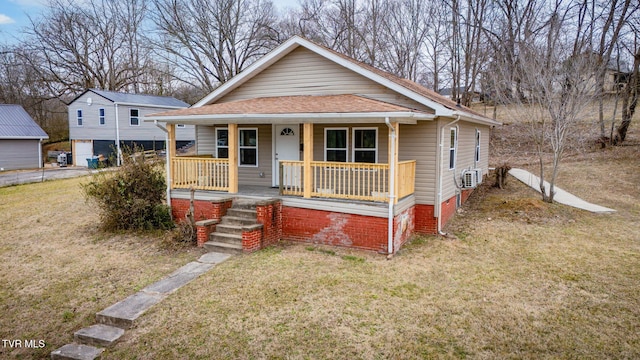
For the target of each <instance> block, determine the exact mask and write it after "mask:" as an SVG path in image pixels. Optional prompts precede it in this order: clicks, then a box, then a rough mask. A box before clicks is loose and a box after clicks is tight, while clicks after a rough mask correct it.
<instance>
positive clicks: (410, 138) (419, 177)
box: [398, 121, 438, 205]
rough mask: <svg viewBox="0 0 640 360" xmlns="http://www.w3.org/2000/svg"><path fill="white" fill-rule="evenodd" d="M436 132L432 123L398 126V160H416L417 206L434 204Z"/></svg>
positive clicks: (435, 126) (422, 122)
mask: <svg viewBox="0 0 640 360" xmlns="http://www.w3.org/2000/svg"><path fill="white" fill-rule="evenodd" d="M437 132H438V130H437V123H436V122H432V121H421V122H418V124H416V125H400V131H399V136H398V140H399V143H398V160H399V161H406V160H416V182H415V198H416V203H417V204H430V205H433V204H434V203H435V201H434V200H435V194H436V161H437V153H438V151H437V149H438V135H437Z"/></svg>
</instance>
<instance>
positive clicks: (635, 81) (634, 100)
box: [612, 18, 640, 145]
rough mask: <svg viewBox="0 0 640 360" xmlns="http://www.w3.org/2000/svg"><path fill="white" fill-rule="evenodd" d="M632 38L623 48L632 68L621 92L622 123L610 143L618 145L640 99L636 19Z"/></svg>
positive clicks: (639, 42)
mask: <svg viewBox="0 0 640 360" xmlns="http://www.w3.org/2000/svg"><path fill="white" fill-rule="evenodd" d="M631 28H632V29H633V32H632V33H633V36H632V37H630V39H629V43H628V44H625V48H626V49H627V51H628V52H629V53H630V54H631V56H632V57H633V67H632V70H631V74H630V76H629V81H628V83H627V84H626V86H625V88H624V90H623V92H622V121H621V122H620V125H619V126H618V127H617V128H616V131H615V134H614V135H613V139H612V142H613V144H614V145H619V144H621V143H622V142H624V141H625V140H626V138H627V131H628V130H629V126H630V125H631V119H633V116H634V115H635V112H636V108H637V106H638V100H639V98H640V19H638V18H636V19H635V20H634V21H633V22H632V23H631Z"/></svg>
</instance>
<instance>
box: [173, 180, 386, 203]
mask: <svg viewBox="0 0 640 360" xmlns="http://www.w3.org/2000/svg"><path fill="white" fill-rule="evenodd" d="M172 192H179V193H181V192H184V193H189V190H187V189H173V190H172ZM196 192H197V193H200V194H203V193H204V194H210V195H213V196H215V197H216V198H217V197H220V198H225V197H226V198H229V197H233V198H247V199H257V200H258V199H259V200H265V199H283V200H287V199H291V200H303V198H302V197H300V196H292V195H280V189H279V188H277V187H267V186H258V185H238V192H237V193H235V194H229V193H228V192H226V191H212V190H197V191H196ZM196 198H197V196H196ZM305 200H310V201H320V202H332V203H339V204H353V205H367V206H375V207H384V208H386V207H387V206H388V203H386V202H374V201H364V200H351V199H334V198H321V197H313V198H311V199H305Z"/></svg>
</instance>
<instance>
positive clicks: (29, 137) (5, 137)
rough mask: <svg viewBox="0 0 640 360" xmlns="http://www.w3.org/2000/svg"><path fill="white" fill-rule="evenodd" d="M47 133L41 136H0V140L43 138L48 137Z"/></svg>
mask: <svg viewBox="0 0 640 360" xmlns="http://www.w3.org/2000/svg"><path fill="white" fill-rule="evenodd" d="M48 138H49V135H43V136H0V140H44V139H48Z"/></svg>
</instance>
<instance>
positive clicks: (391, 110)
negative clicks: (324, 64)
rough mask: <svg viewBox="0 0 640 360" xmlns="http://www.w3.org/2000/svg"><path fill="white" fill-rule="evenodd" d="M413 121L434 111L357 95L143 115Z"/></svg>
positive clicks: (192, 119) (205, 121)
mask: <svg viewBox="0 0 640 360" xmlns="http://www.w3.org/2000/svg"><path fill="white" fill-rule="evenodd" d="M386 117H388V118H391V119H392V121H393V122H399V123H407V124H415V123H416V121H417V120H433V119H434V118H435V115H434V114H429V113H426V112H423V111H419V110H415V109H411V108H408V107H403V106H399V105H395V104H390V103H387V102H383V101H378V100H373V99H369V98H365V97H362V96H358V95H351V94H344V95H324V96H307V95H301V96H278V97H267V98H255V99H248V100H238V101H231V102H226V103H219V104H211V105H204V106H201V107H193V108H188V109H180V110H173V111H166V112H162V113H156V114H151V115H147V116H145V121H155V120H157V121H162V122H167V123H180V124H199V125H213V124H220V123H228V122H234V123H238V124H256V123H265V122H266V123H271V122H276V121H277V122H278V123H287V122H290V123H316V124H317V123H344V122H345V120H347V121H349V122H350V123H372V122H373V123H375V122H384V120H385V118H386Z"/></svg>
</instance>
